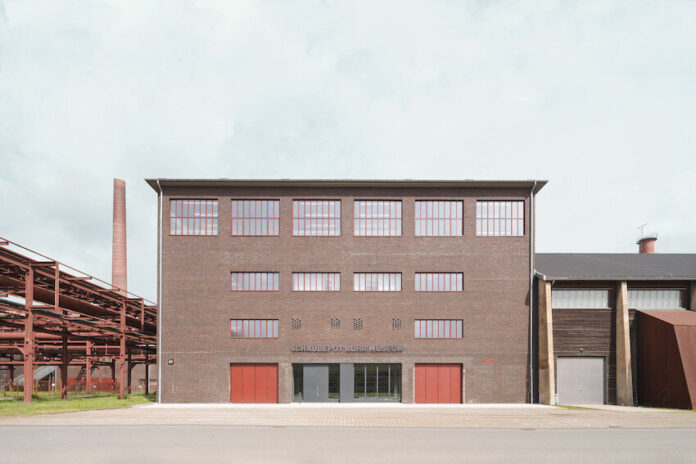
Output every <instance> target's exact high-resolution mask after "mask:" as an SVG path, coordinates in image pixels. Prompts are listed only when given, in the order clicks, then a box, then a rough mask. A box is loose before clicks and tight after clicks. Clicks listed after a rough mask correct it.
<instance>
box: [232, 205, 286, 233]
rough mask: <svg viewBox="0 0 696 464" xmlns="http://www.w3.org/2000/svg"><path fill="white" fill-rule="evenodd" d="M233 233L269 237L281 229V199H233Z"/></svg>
mask: <svg viewBox="0 0 696 464" xmlns="http://www.w3.org/2000/svg"><path fill="white" fill-rule="evenodd" d="M231 230H232V235H238V236H243V235H246V236H254V237H268V236H276V235H278V234H279V231H280V201H279V200H232V229H231Z"/></svg>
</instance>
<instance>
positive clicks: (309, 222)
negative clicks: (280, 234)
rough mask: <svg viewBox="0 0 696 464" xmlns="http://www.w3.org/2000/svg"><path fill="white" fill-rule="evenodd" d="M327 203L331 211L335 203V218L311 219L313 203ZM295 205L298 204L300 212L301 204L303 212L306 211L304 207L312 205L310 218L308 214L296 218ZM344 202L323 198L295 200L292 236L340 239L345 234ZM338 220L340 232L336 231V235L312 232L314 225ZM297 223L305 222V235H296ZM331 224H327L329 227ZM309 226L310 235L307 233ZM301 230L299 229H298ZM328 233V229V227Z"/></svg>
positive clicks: (337, 199)
mask: <svg viewBox="0 0 696 464" xmlns="http://www.w3.org/2000/svg"><path fill="white" fill-rule="evenodd" d="M324 201H327V202H329V205H328V210H329V211H331V209H332V206H331V204H332V203H334V211H333V213H334V216H327V217H326V218H323V217H321V218H320V217H318V213H317V217H311V205H312V202H316V203H319V202H324ZM295 203H298V208H297V209H298V211H299V204H300V203H302V205H303V210H304V209H305V208H304V207H305V206H306V205H307V204H309V205H310V216H307V215H306V214H305V215H304V216H299V215H298V216H295ZM335 203H338V216H336V215H335V213H336V211H335ZM341 203H342V201H341V199H340V198H322V199H316V198H293V200H292V236H293V237H340V236H341V235H342V233H343V221H342V218H341V216H342V214H343V206H342V204H341ZM336 220H338V230H337V231H336V230H335V229H334V232H337V233H334V234H329V233H327V234H317V233H311V230H312V224H314V225H318V224H319V223H320V222H319V221H336ZM296 221H303V226H304V227H303V233H301V234H299V233H295V222H296ZM329 224H330V222H327V226H328V225H329ZM308 226H309V231H310V232H309V233H308V232H307V230H308ZM315 229H316V230H318V227H315ZM298 230H299V228H298ZM327 232H328V227H327Z"/></svg>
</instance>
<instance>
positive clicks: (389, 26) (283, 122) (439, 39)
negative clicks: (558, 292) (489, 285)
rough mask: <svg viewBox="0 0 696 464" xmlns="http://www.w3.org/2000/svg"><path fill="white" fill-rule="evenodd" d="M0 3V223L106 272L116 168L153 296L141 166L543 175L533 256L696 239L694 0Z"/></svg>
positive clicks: (204, 173)
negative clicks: (644, 238)
mask: <svg viewBox="0 0 696 464" xmlns="http://www.w3.org/2000/svg"><path fill="white" fill-rule="evenodd" d="M0 6H2V8H0V122H1V123H0V166H2V169H0V205H1V206H2V213H1V215H0V235H4V236H7V237H8V238H10V239H13V240H16V241H18V242H21V243H25V244H27V245H28V246H30V247H32V248H35V249H37V250H39V251H42V252H44V253H46V254H50V255H51V256H54V257H56V258H57V259H60V260H62V261H65V262H67V263H69V264H73V265H75V266H76V267H80V268H83V269H84V270H86V271H88V272H91V273H94V274H97V275H98V276H100V277H106V278H107V279H108V277H109V275H110V267H109V265H110V259H111V254H110V253H111V250H110V243H111V231H110V225H111V188H112V186H111V179H112V178H113V177H122V178H124V179H126V181H127V182H128V186H127V192H128V230H129V237H128V238H129V257H130V260H129V271H130V274H129V277H130V288H131V289H132V290H133V291H135V292H138V293H142V294H144V295H145V296H148V297H150V298H153V297H154V296H155V290H154V288H155V251H156V250H155V220H156V218H155V206H156V205H155V195H154V193H153V192H152V191H151V190H150V189H149V187H147V186H146V185H145V184H144V182H143V181H142V179H143V178H144V177H223V176H224V177H250V178H268V177H288V178H293V177H295V178H300V177H301V178H307V177H328V178H336V177H338V178H347V177H350V178H548V179H549V180H550V181H551V182H550V183H549V185H548V186H547V187H546V188H545V189H544V190H543V191H542V192H541V194H540V195H539V197H538V200H539V201H538V205H539V216H538V221H537V232H538V235H537V245H538V249H539V250H540V251H615V252H632V251H634V250H635V245H634V243H633V242H634V238H635V236H636V234H637V231H636V230H635V229H634V227H635V226H637V225H639V224H641V223H643V222H648V223H649V227H650V228H651V229H653V230H656V231H658V232H659V233H660V240H659V241H658V245H657V246H658V250H659V251H664V252H667V251H671V252H696V241H695V240H694V238H693V237H694V235H693V231H694V230H696V214H694V213H695V212H696V211H694V194H695V193H696V192H695V191H694V190H695V187H693V178H694V173H695V171H696V170H695V169H694V168H695V164H696V163H695V162H694V158H695V157H694V153H693V147H694V146H696V143H695V142H696V135H695V133H696V131H694V130H693V125H694V121H696V47H693V44H694V43H696V29H695V28H693V27H692V25H693V24H694V23H696V4H694V3H693V2H686V1H684V2H678V1H674V2H606V1H597V2H590V1H587V2H576V3H569V2H552V1H548V2H359V3H358V2H342V1H324V2H251V1H249V2H183V1H182V2H172V1H161V2H146V3H142V2H134V1H133V2H128V1H118V2H116V1H101V2H88V3H85V2H78V1H73V2H70V1H56V2H28V1H6V2H5V3H4V4H3V3H0ZM3 11H4V12H3Z"/></svg>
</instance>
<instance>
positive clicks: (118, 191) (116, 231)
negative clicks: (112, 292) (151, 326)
mask: <svg viewBox="0 0 696 464" xmlns="http://www.w3.org/2000/svg"><path fill="white" fill-rule="evenodd" d="M126 266H127V263H126V182H125V181H123V180H121V179H114V223H113V242H112V244H111V285H112V286H113V287H114V288H118V289H120V290H122V293H123V294H125V293H126V290H127V287H128V277H127V267H126Z"/></svg>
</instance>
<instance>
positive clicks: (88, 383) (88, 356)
mask: <svg viewBox="0 0 696 464" xmlns="http://www.w3.org/2000/svg"><path fill="white" fill-rule="evenodd" d="M85 390H86V391H88V392H91V391H92V342H87V344H86V346H85Z"/></svg>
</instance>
